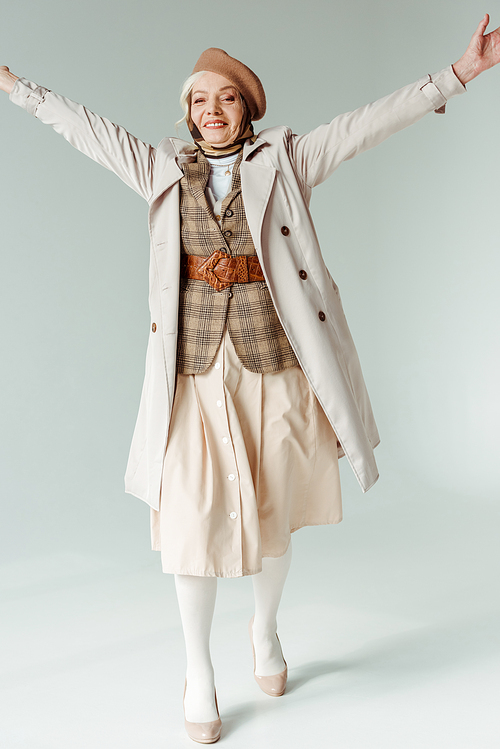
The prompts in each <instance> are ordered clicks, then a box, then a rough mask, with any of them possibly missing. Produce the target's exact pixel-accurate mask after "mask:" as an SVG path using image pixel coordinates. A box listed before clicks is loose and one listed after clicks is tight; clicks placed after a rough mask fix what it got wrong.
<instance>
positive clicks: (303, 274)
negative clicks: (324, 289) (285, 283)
mask: <svg viewBox="0 0 500 749" xmlns="http://www.w3.org/2000/svg"><path fill="white" fill-rule="evenodd" d="M299 276H300V277H301V279H302V280H303V281H305V280H306V278H307V273H306V272H305V270H299Z"/></svg>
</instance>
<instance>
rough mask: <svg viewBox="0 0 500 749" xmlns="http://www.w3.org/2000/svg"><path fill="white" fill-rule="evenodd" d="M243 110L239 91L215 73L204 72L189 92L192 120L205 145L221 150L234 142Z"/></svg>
mask: <svg viewBox="0 0 500 749" xmlns="http://www.w3.org/2000/svg"><path fill="white" fill-rule="evenodd" d="M244 112H245V107H244V104H243V99H242V97H241V95H240V93H239V91H238V90H237V89H236V88H235V87H234V86H233V84H232V83H230V81H228V80H227V78H224V76H222V75H219V74H218V73H205V74H204V75H202V76H201V77H200V79H199V80H198V81H197V82H196V85H195V86H194V87H193V91H192V93H191V121H192V123H193V125H194V126H195V127H196V128H198V132H199V133H200V134H201V135H202V137H203V138H204V140H206V141H207V143H210V145H212V146H217V147H218V148H223V147H224V146H228V145H229V144H230V143H233V142H234V141H235V140H236V139H237V137H238V134H241V133H240V131H241V127H242V121H243V115H244Z"/></svg>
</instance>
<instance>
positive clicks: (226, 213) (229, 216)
mask: <svg viewBox="0 0 500 749" xmlns="http://www.w3.org/2000/svg"><path fill="white" fill-rule="evenodd" d="M232 215H233V212H232V210H231V209H230V208H228V209H227V211H226V212H225V214H224V216H225V217H226V218H231V216H232Z"/></svg>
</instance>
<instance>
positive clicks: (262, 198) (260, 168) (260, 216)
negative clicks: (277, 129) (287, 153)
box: [240, 138, 276, 262]
mask: <svg viewBox="0 0 500 749" xmlns="http://www.w3.org/2000/svg"><path fill="white" fill-rule="evenodd" d="M266 143H267V141H266V140H264V138H257V140H256V141H255V143H252V144H251V145H250V146H247V145H246V144H245V146H244V147H243V160H242V162H241V167H240V174H241V193H242V196H243V202H244V204H245V213H246V217H247V221H248V227H249V229H250V233H251V234H252V238H253V241H254V245H255V249H256V250H257V254H258V256H259V259H260V260H261V262H262V243H261V233H262V222H263V220H264V215H265V212H266V208H267V204H268V202H269V198H270V197H271V193H272V191H273V186H274V182H275V179H276V169H275V168H274V167H272V166H267V165H263V164H256V163H255V162H253V161H252V159H251V158H249V157H250V156H251V154H252V153H253V152H254V151H255V150H256V149H258V148H259V147H261V146H262V145H264V144H266Z"/></svg>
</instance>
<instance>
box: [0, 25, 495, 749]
mask: <svg viewBox="0 0 500 749" xmlns="http://www.w3.org/2000/svg"><path fill="white" fill-rule="evenodd" d="M488 22H489V18H488V16H487V15H486V16H485V17H484V19H483V20H482V21H481V23H480V24H479V26H478V28H477V30H476V32H475V33H474V35H473V37H472V40H471V43H470V45H469V47H468V48H467V50H466V52H465V54H464V55H463V57H462V58H461V59H460V60H459V61H458V62H457V63H455V64H454V65H453V66H449V67H448V68H445V69H444V70H442V71H441V72H439V73H438V74H437V75H434V76H430V75H427V76H425V77H424V78H422V79H421V80H419V81H417V82H416V83H414V84H411V85H409V86H406V87H404V88H403V89H400V90H399V91H396V92H395V93H394V94H391V95H390V96H387V97H384V98H383V99H381V100H379V101H377V102H374V103H372V104H369V105H367V106H365V107H361V108H360V109H358V110H356V111H354V112H351V113H348V114H345V115H342V116H340V117H337V118H336V119H335V120H333V121H332V122H331V123H329V124H327V125H322V126H320V127H319V128H316V129H315V130H313V131H312V132H311V133H308V134H306V135H303V136H296V135H294V134H293V133H292V132H291V131H290V130H289V129H288V128H285V127H276V128H270V129H268V130H265V131H263V132H262V133H260V134H259V136H255V134H254V132H253V127H252V121H256V120H258V119H261V118H262V117H263V115H264V112H265V107H266V100H265V94H264V90H263V88H262V84H261V82H260V80H259V79H258V78H257V76H256V75H255V73H253V72H252V71H251V70H250V69H249V68H247V67H246V66H245V65H243V64H242V63H241V62H239V61H238V60H236V59H234V58H232V57H229V56H228V55H227V54H226V53H225V52H223V51H222V50H218V49H214V48H211V49H208V50H206V51H205V52H204V53H203V54H202V55H201V57H200V59H199V60H198V62H197V64H196V66H195V68H194V71H193V75H192V76H190V78H188V80H187V81H186V84H185V86H184V88H183V92H182V95H181V104H182V105H183V107H184V111H185V119H186V122H187V125H188V127H189V129H190V132H191V134H192V136H193V140H194V144H193V143H187V142H185V141H182V140H179V139H177V138H166V139H164V140H163V141H162V142H161V143H160V144H159V146H158V148H156V149H155V148H153V147H152V146H150V145H147V144H145V143H143V142H142V141H140V140H138V139H136V138H134V137H133V136H132V135H130V134H129V133H127V132H126V131H125V130H124V129H123V128H121V127H117V126H116V125H114V124H113V123H111V122H110V121H109V120H106V119H104V118H101V117H98V116H97V115H95V114H94V113H92V112H90V111H89V110H88V109H86V108H85V107H83V106H81V105H80V104H77V103H75V102H73V101H71V100H69V99H66V98H64V97H62V96H59V95H57V94H55V93H53V92H51V91H48V90H47V89H46V88H44V87H41V86H37V85H36V84H35V83H32V82H31V81H28V80H26V79H25V78H18V77H17V76H15V75H13V74H12V73H10V71H9V69H8V68H7V67H3V68H1V69H0V87H1V88H2V90H4V91H6V92H7V93H9V95H10V99H11V101H12V102H14V103H15V104H18V105H19V106H21V107H23V108H25V109H26V110H27V111H28V112H30V113H31V114H34V115H35V116H36V117H37V118H38V119H40V120H41V121H42V122H44V123H46V124H50V125H52V127H53V128H54V129H55V130H56V131H57V132H59V133H61V134H62V135H63V136H64V137H65V138H66V139H67V140H68V141H69V142H70V143H71V144H72V145H74V146H75V147H76V148H78V149H79V150H81V151H82V152H83V153H85V154H87V155H88V156H90V157H91V158H93V159H94V160H95V161H97V162H98V163H100V164H102V165H103V166H106V167H107V168H109V169H111V170H112V171H114V172H115V173H116V174H117V175H118V176H119V177H120V178H121V179H122V180H123V181H125V182H126V183H127V184H128V185H129V186H131V187H132V188H133V189H134V190H136V191H137V192H138V193H139V194H140V195H142V196H143V197H144V198H145V199H146V200H147V201H148V203H149V227H150V235H151V265H150V309H151V316H152V318H151V330H150V337H149V345H148V351H147V358H146V376H145V381H144V387H143V392H142V397H141V403H140V409H139V415H138V419H137V424H136V428H135V431H134V436H133V441H132V446H131V451H130V457H129V462H128V466H127V472H126V477H125V481H126V491H127V492H129V493H132V494H134V495H136V496H138V497H139V498H141V499H143V500H144V501H145V502H147V503H148V504H149V506H150V507H151V534H152V544H153V548H154V549H158V550H160V551H161V558H162V568H163V570H164V571H165V572H170V573H172V574H174V575H175V583H176V590H177V595H178V600H179V607H180V612H181V619H182V625H183V630H184V636H185V641H186V651H187V673H186V684H185V694H184V709H185V718H186V729H187V732H188V734H189V735H190V736H191V738H193V739H194V740H195V741H199V742H201V743H213V742H215V741H217V740H218V738H219V737H220V732H221V721H220V717H219V711H218V707H217V700H216V693H215V687H214V673H213V667H212V663H211V658H210V651H209V636H210V628H211V622H212V616H213V610H214V605H215V596H216V585H217V577H239V576H243V575H252V576H253V584H254V593H255V615H254V617H252V619H251V620H250V623H249V634H250V639H251V642H252V648H253V653H254V674H255V679H256V681H257V683H258V684H259V686H260V687H261V688H262V689H263V691H265V692H266V693H267V694H270V695H273V696H279V695H282V694H283V693H284V691H285V686H286V679H287V664H286V661H285V660H284V658H283V654H282V651H281V646H280V643H279V640H278V636H277V632H276V617H277V610H278V605H279V602H280V598H281V593H282V590H283V585H284V583H285V579H286V576H287V572H288V569H289V565H290V559H291V543H290V534H291V532H293V531H295V530H297V529H298V528H300V527H303V526H305V525H317V524H325V523H337V522H339V521H340V520H341V518H342V508H341V493H340V482H339V475H338V457H340V456H342V455H344V454H345V455H346V456H347V459H348V461H349V463H350V464H351V466H352V468H353V470H354V472H355V474H356V477H357V479H358V481H359V483H360V486H361V488H362V489H363V491H368V489H369V488H370V487H371V486H372V485H373V484H374V483H375V481H376V480H377V478H378V472H377V467H376V463H375V460H374V457H373V449H374V447H376V445H377V444H378V441H379V437H378V432H377V428H376V425H375V421H374V418H373V414H372V411H371V406H370V401H369V398H368V394H367V392H366V388H365V385H364V381H363V377H362V373H361V369H360V366H359V361H358V358H357V354H356V350H355V348H354V344H353V342H352V338H351V336H350V333H349V330H348V327H347V323H346V320H345V316H344V314H343V310H342V304H341V301H340V296H339V293H338V288H337V286H336V285H335V283H334V281H333V279H332V278H331V276H330V274H329V272H328V270H327V268H326V266H325V264H324V261H323V259H322V255H321V251H320V248H319V246H318V242H317V238H316V234H315V231H314V226H313V224H312V221H311V217H310V214H309V210H308V204H309V200H310V196H311V190H312V187H314V186H315V185H317V184H319V183H320V182H322V181H324V180H325V179H326V178H327V177H328V176H330V175H331V174H332V173H333V171H334V170H335V169H336V168H337V167H338V166H339V164H340V163H341V162H342V161H344V160H346V159H350V158H352V157H353V156H355V155H356V154H358V153H360V152H362V151H364V150H367V149H368V148H371V147H373V146H375V145H377V144H378V143H380V142H381V141H382V140H384V139H385V138H387V137H388V136H389V135H391V134H392V133H394V132H397V131H398V130H401V129H402V128H404V127H406V126H408V125H410V124H412V123H413V122H415V121H417V120H418V119H420V118H421V117H423V116H424V115H425V114H427V113H428V112H431V111H437V112H444V108H445V104H446V102H447V100H448V99H449V98H451V97H452V96H455V95H457V94H460V93H462V92H463V91H464V90H465V89H464V85H465V84H466V83H467V82H468V81H470V80H472V79H473V78H474V77H476V76H477V75H478V74H479V73H480V72H482V71H483V70H486V69H487V68H489V67H492V66H493V65H495V64H496V63H498V62H499V61H500V30H498V29H497V30H496V31H494V32H492V33H490V34H488V35H486V36H485V30H486V27H487V25H488Z"/></svg>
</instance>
